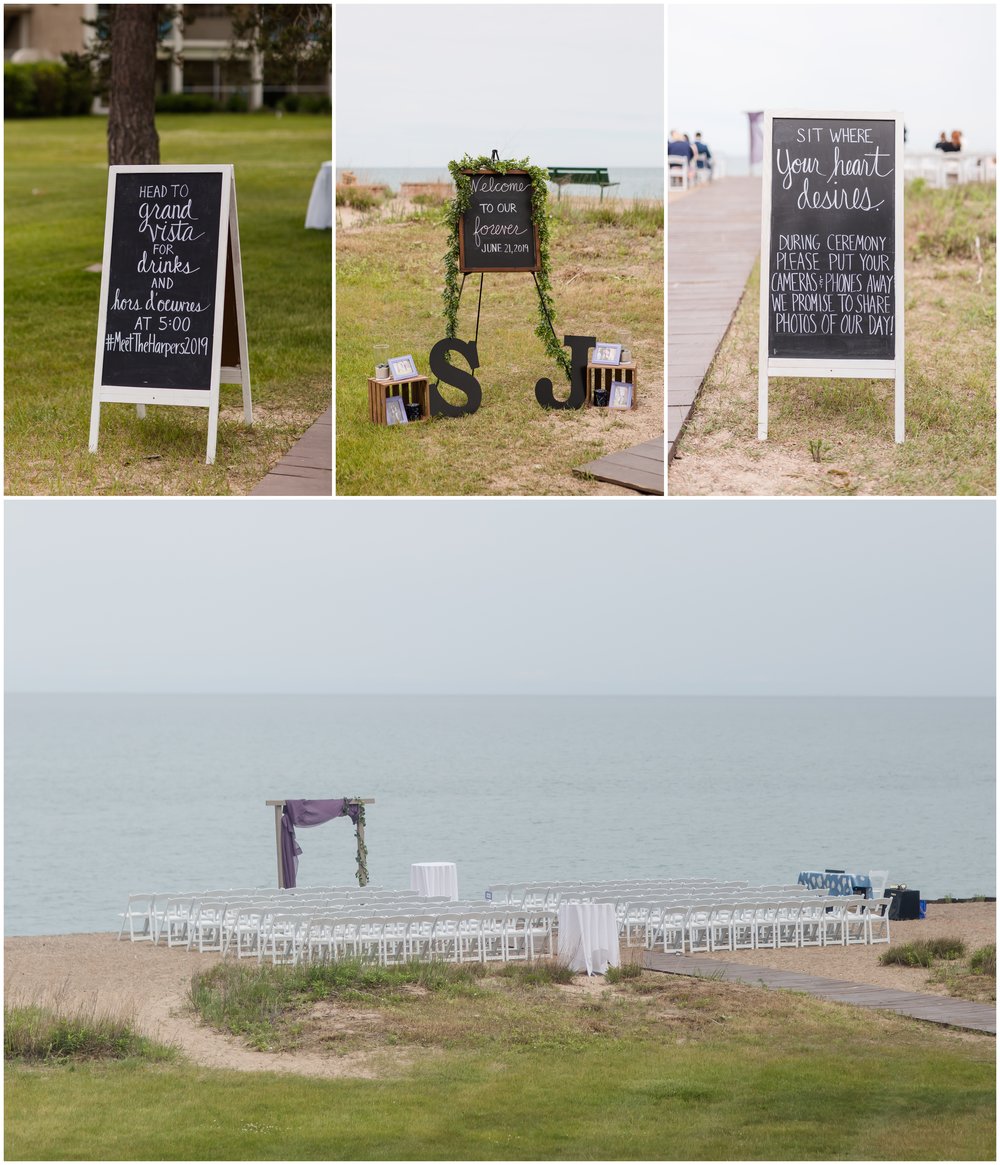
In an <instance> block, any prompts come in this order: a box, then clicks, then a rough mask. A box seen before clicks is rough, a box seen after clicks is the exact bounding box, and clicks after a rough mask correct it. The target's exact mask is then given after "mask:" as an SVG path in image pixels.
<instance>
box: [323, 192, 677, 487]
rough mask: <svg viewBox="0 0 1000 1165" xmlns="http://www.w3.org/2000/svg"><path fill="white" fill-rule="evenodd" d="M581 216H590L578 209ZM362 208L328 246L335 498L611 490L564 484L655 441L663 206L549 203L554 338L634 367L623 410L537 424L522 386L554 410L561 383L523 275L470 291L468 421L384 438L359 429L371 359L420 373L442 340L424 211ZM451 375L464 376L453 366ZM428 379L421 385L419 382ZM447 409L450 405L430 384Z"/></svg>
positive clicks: (454, 397)
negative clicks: (473, 354)
mask: <svg viewBox="0 0 1000 1165" xmlns="http://www.w3.org/2000/svg"><path fill="white" fill-rule="evenodd" d="M585 203H590V205H583V204H585ZM393 205H395V204H390V209H389V210H388V212H387V211H386V210H385V209H383V210H382V211H379V210H376V211H373V212H370V213H369V214H368V215H367V216H363V217H362V218H360V219H359V220H357V221H355V222H354V224H353V225H352V226H351V227H350V229H344V230H338V234H337V274H336V283H337V307H336V314H337V370H336V396H337V406H336V407H337V492H338V494H371V495H386V494H393V495H414V494H419V495H425V494H452V495H453V494H465V495H469V494H500V495H502V494H581V493H583V494H593V493H616V492H617V493H621V492H623V491H622V490H621V489H620V488H619V487H615V486H609V485H605V484H602V483H600V482H596V481H592V480H590V479H584V478H581V477H579V476H577V475H574V473H573V472H572V471H573V468H574V466H578V465H581V464H583V463H585V462H587V461H590V460H592V459H593V458H595V457H599V456H601V455H602V454H605V453H608V452H611V451H613V450H619V449H624V448H627V447H628V446H630V445H634V444H637V443H639V442H641V441H645V440H650V439H652V438H654V437H656V436H659V434H660V433H662V431H663V206H662V204H647V203H638V202H630V201H627V200H614V199H612V200H608V201H606V202H605V203H604V204H596V205H594V204H592V200H585V199H579V200H570V199H564V200H563V201H562V203H550V207H551V244H550V251H551V255H552V286H553V293H554V298H555V304H556V310H557V319H556V322H555V329H556V334H557V336H558V337H559V339H560V340H562V338H563V337H564V336H566V335H571V334H572V335H592V336H595V337H596V338H597V339H599V340H607V341H609V342H620V343H622V344H623V345H625V346H626V347H628V348H630V349H631V350H632V353H633V355H634V357H635V358H636V360H637V361H638V372H637V400H638V407H637V408H636V409H634V410H631V411H627V412H624V411H623V412H608V411H607V410H605V409H579V410H546V409H543V408H541V407H540V406H539V404H538V402H537V400H536V398H535V384H536V381H538V380H539V379H541V378H543V377H547V378H549V379H550V380H551V381H552V383H553V386H554V390H555V392H556V395H557V396H558V397H560V398H565V396H567V395H568V391H569V386H568V384H567V382H566V379H565V376H564V375H563V374H562V373H561V372H560V370H559V369H558V368H557V367H556V366H555V365H553V363H552V361H551V360H550V359H549V358H548V357H547V355H546V353H545V350H544V348H543V347H542V344H541V341H540V340H539V339H538V337H537V336H536V334H535V328H536V326H537V324H538V300H537V295H536V292H535V287H534V283H533V281H532V279H531V276H530V274H525V273H514V274H502V273H498V274H490V275H488V276H486V277H485V279H484V280H483V292H482V311H481V319H480V323H479V334H478V351H479V359H480V367H479V369H478V370H477V371H476V373H475V375H476V378H477V379H478V381H479V383H480V384H481V386H482V392H483V401H482V405H481V407H480V408H479V410H478V411H477V412H476V413H474V414H472V415H468V416H464V417H461V418H458V419H448V418H437V419H435V420H432V421H431V422H429V423H423V424H415V425H405V426H398V427H397V426H393V427H388V428H387V427H384V426H376V425H373V424H371V422H370V421H369V420H368V397H367V378H368V376H369V375H371V374H372V373H373V371H374V367H373V365H374V353H373V346H374V345H376V344H388V345H389V347H390V348H391V352H390V355H407V354H408V355H412V356H413V357H414V359H415V361H416V365H417V368H418V370H419V371H420V372H421V373H423V374H427V373H429V362H428V357H429V353H430V349H431V348H432V347H433V345H434V344H435V343H436V342H437V341H438V340H440V339H442V337H443V336H444V334H445V327H444V317H443V309H442V299H441V293H442V290H443V287H444V254H445V251H446V249H447V228H446V226H445V223H444V217H443V214H442V212H441V210H440V209H437V208H433V207H421V208H403V207H399V208H398V209H397V210H392V209H391V208H392V206H393ZM479 286H480V280H479V277H478V276H475V275H472V276H469V278H468V279H467V280H466V283H465V290H464V292H463V294H462V301H461V309H460V313H459V328H458V335H459V336H460V337H461V338H463V339H466V340H471V339H472V338H473V336H474V335H475V332H476V312H477V303H478V297H479ZM456 363H457V365H458V366H459V367H460V368H462V369H464V368H465V367H466V366H465V363H464V361H462V360H461V359H460V358H457V359H456ZM430 379H431V381H432V382H433V381H434V379H435V378H434V377H430ZM441 392H442V394H443V395H444V396H445V398H446V399H448V400H450V401H452V402H453V403H455V404H463V403H464V401H465V397H464V395H463V394H462V393H461V392H460V391H458V390H456V389H454V388H452V387H450V386H448V385H445V384H442V385H441Z"/></svg>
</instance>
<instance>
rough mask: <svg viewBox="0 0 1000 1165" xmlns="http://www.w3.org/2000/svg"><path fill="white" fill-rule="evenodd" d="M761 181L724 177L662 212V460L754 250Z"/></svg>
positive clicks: (727, 322) (694, 395) (728, 316)
mask: <svg viewBox="0 0 1000 1165" xmlns="http://www.w3.org/2000/svg"><path fill="white" fill-rule="evenodd" d="M760 197H761V188H760V179H759V178H723V179H720V180H719V181H718V182H712V183H710V184H709V185H707V186H701V187H697V188H696V189H694V190H692V191H690V192H689V193H688V194H686V195H684V196H683V197H681V198H678V199H676V200H673V199H672V200H671V202H670V209H669V213H668V215H667V220H668V221H667V462H668V463H669V462H671V461H672V460H673V458H674V452H675V449H676V443H677V438H678V437H679V436H680V433H681V430H682V429H683V428H684V425H685V424H686V422H687V419H688V416H689V415H690V412H691V408H692V406H693V405H694V402H695V400H696V399H697V396H698V393H699V392H700V391H701V385H702V382H703V381H704V379H705V374H706V373H707V372H708V366H709V365H710V364H711V363H712V360H713V358H714V357H715V353H716V350H717V349H718V347H719V344H720V343H721V342H722V337H723V336H724V335H725V334H726V331H727V329H728V328H729V325H730V323H731V322H732V318H733V314H734V313H735V311H736V308H737V306H738V305H739V302H740V298H741V297H742V295H743V289H744V287H745V286H746V282H747V278H748V276H749V275H750V272H751V270H752V269H753V265H754V261H755V259H756V258H757V254H758V252H759V251H760Z"/></svg>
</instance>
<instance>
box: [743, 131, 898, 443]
mask: <svg viewBox="0 0 1000 1165" xmlns="http://www.w3.org/2000/svg"><path fill="white" fill-rule="evenodd" d="M902 163H903V115H902V114H901V113H864V112H861V113H855V112H841V111H837V112H830V111H823V112H816V111H804V110H777V111H770V110H768V111H766V112H765V113H764V167H763V191H762V209H761V247H760V255H761V259H760V264H761V266H760V271H761V274H760V342H759V353H758V360H759V363H758V403H757V436H758V438H759V439H760V440H761V441H766V440H767V421H768V416H767V414H768V399H767V398H768V379H769V378H770V377H772V376H823V377H854V378H864V379H891V380H893V381H894V382H895V401H894V436H895V440H896V442H897V443H900V444H901V443H902V442H903V440H904V438H905V435H906V414H905V410H906V405H905V383H904V350H905V346H904V321H903V307H904V303H905V297H904V291H903V249H904V244H903V164H902Z"/></svg>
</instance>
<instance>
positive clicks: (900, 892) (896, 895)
mask: <svg viewBox="0 0 1000 1165" xmlns="http://www.w3.org/2000/svg"><path fill="white" fill-rule="evenodd" d="M885 896H886V897H887V898H891V899H892V901H891V902H890V903H889V918H890V920H896V921H899V922H909V921H910V920H911V919H913V918H919V917H920V891H919V890H907V889H905V888H904V887H903V886H886V888H885Z"/></svg>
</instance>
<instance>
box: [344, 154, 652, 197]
mask: <svg viewBox="0 0 1000 1165" xmlns="http://www.w3.org/2000/svg"><path fill="white" fill-rule="evenodd" d="M556 164H557V163H553V165H556ZM344 170H350V171H351V172H352V173H353V174H354V175H355V176H356V177H357V179H358V181H359V182H360V183H361V184H362V185H376V184H381V185H385V186H388V187H390V188H391V189H392V191H393V192H394V193H398V191H399V184H400V183H401V182H450V181H451V174H450V173H449V172H448V166H447V163H445V164H444V165H441V166H409V167H399V166H395V167H394V166H338V167H337V181H338V182H339V181H340V175H341V174H342V173H343V171H344ZM608 177H609V178H610V179H611V181H612V182H617V183H618V185H617V186H612V187H610V188H609V189H607V190H605V192H604V197H605V198H608V197H613V198H660V199H662V198H663V168H662V167H652V166H631V167H629V166H610V167H608ZM549 193H550V194H551V196H552V197H553V198H555V197H556V196H557V194H558V189H557V187H556V186H555V185H553V184H552V183H549ZM566 193H567V194H572V195H573V196H574V197H576V198H589V197H593V198H600V195H601V188H600V187H599V186H567V187H566Z"/></svg>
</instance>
